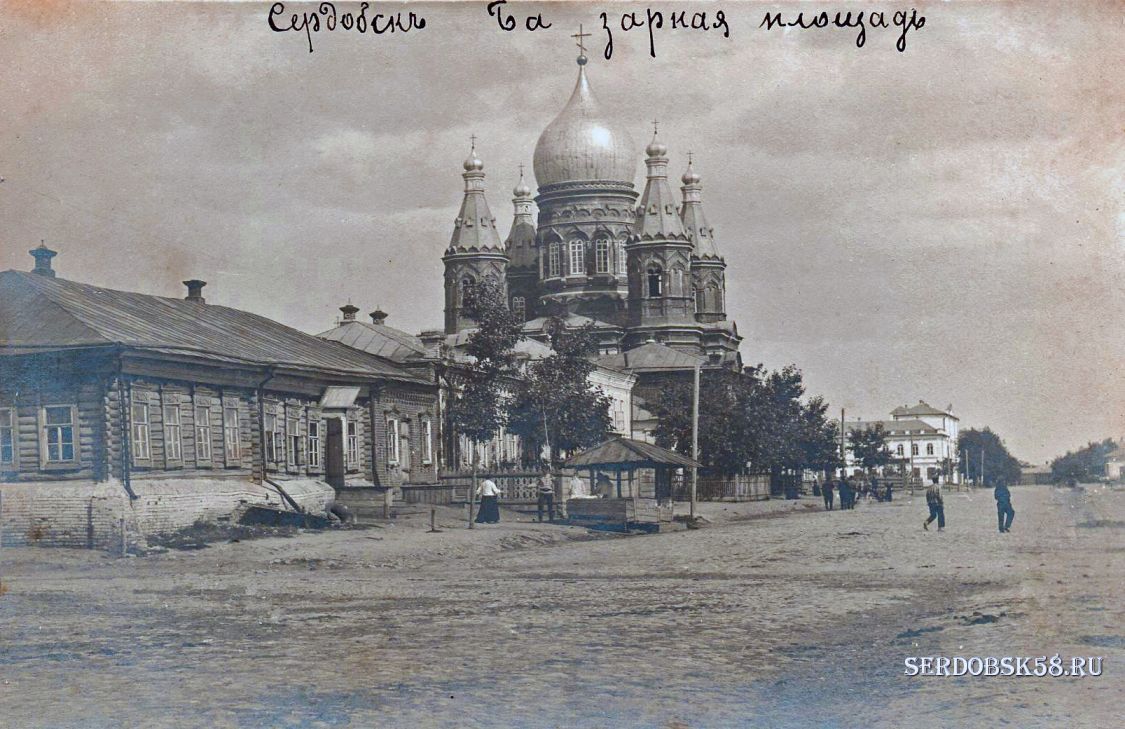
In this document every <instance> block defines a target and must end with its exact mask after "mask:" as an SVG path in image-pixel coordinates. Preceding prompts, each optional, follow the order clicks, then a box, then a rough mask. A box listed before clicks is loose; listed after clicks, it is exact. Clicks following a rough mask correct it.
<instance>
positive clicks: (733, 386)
mask: <svg viewBox="0 0 1125 729" xmlns="http://www.w3.org/2000/svg"><path fill="white" fill-rule="evenodd" d="M691 388H692V385H691V382H690V381H687V380H683V381H674V382H669V383H668V384H667V386H666V387H664V388H663V389H662V391H661V392H660V394H659V396H657V397H655V398H652V399H651V400H650V401H649V402H648V403H647V404H646V407H648V409H649V410H650V411H651V412H652V413H653V414H654V415H655V416H656V417H657V419H658V424H657V427H656V432H655V435H656V441H657V444H659V445H663V446H664V447H666V448H673V449H675V450H677V451H679V452H680V453H684V454H685V455H690V453H691V401H692V392H691ZM699 390H700V392H699V450H700V453H699V459H700V462H701V463H702V465H703V466H704V468H705V469H706V470H707V471H709V472H711V473H718V474H724V475H733V474H737V473H744V472H746V471H747V468H748V467H749V469H750V470H752V471H754V472H758V473H773V474H780V473H782V472H784V471H788V472H799V471H801V470H803V469H805V468H816V469H824V468H833V467H835V466H836V464H838V462H839V457H838V455H837V454H836V444H837V442H838V441H837V437H838V433H839V431H837V430H836V426H835V423H833V422H831V421H829V420H828V419H827V417H826V411H827V405H826V404H825V403H824V401H823V399H822V398H820V397H814V398H811V399H810V400H809V401H808V402H806V403H803V402H802V401H801V398H802V396H803V395H804V393H805V388H804V383H803V381H802V376H801V372H800V370H798V369H797V368H796V367H794V366H789V367H785V368H783V369H781V370H777V371H774V372H767V371H766V370H765V368H764V367H762V366H761V365H758V366H757V367H747V368H746V369H744V370H743V371H742V372H731V371H729V370H704V371H703V373H702V375H701V377H700V385H699Z"/></svg>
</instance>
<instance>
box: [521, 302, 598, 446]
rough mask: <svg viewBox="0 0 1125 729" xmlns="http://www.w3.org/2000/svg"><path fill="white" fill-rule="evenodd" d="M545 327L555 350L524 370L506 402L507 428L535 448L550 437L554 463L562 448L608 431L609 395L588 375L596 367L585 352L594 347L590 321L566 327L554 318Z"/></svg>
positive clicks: (592, 439) (589, 443)
mask: <svg viewBox="0 0 1125 729" xmlns="http://www.w3.org/2000/svg"><path fill="white" fill-rule="evenodd" d="M547 332H548V335H549V336H550V340H551V349H552V350H554V351H553V353H552V354H551V355H550V356H548V357H545V358H544V359H541V360H539V361H537V362H532V363H531V364H530V365H528V366H527V368H526V369H525V371H524V372H523V376H522V378H521V380H520V384H519V385H518V386H517V389H516V394H515V397H514V399H513V401H512V403H511V405H510V408H509V416H510V420H509V428H510V429H511V431H512V432H513V433H516V434H517V435H520V436H521V437H523V438H524V440H525V442H526V443H527V444H528V445H529V446H530V448H531V449H533V450H534V451H535V452H538V451H539V450H540V449H541V447H542V446H543V445H544V444H545V443H549V444H550V451H551V456H550V458H551V462H552V463H553V464H554V463H557V462H558V461H559V460H560V457H561V454H562V453H564V452H568V451H573V450H577V449H581V448H588V447H590V446H594V445H597V444H598V443H601V442H602V441H604V440H605V439H606V438H607V437H608V435H609V433H610V430H611V427H612V424H613V422H612V419H611V418H610V415H609V409H610V406H611V405H612V403H613V401H612V399H611V398H610V397H609V396H608V395H606V394H604V393H603V392H601V390H598V389H597V388H596V387H594V386H592V385H591V384H590V381H589V376H590V373H591V372H593V370H594V364H593V362H591V361H590V359H589V356H590V355H591V354H593V353H595V352H596V351H597V340H596V339H595V338H594V331H593V327H592V326H586V327H583V328H580V329H567V328H566V325H565V324H564V323H563V322H562V320H561V319H557V318H556V319H552V320H550V321H549V322H548V323H547ZM544 429H545V430H544Z"/></svg>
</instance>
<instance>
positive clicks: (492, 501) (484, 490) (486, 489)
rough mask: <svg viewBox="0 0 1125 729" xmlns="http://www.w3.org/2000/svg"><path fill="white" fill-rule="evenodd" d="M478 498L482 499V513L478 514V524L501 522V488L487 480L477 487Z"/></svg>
mask: <svg viewBox="0 0 1125 729" xmlns="http://www.w3.org/2000/svg"><path fill="white" fill-rule="evenodd" d="M477 496H479V497H480V511H479V512H477V518H476V522H477V524H496V523H498V522H499V521H500V505H499V504H498V503H497V500H498V499H499V498H500V487H499V486H497V485H496V483H495V482H494V481H493V480H492V479H490V478H486V479H485V480H483V481H481V483H480V485H479V486H477Z"/></svg>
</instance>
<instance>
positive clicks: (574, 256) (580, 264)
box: [567, 240, 586, 276]
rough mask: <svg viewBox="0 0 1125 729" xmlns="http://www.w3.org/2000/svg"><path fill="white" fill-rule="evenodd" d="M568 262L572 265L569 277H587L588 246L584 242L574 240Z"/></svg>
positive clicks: (568, 272)
mask: <svg viewBox="0 0 1125 729" xmlns="http://www.w3.org/2000/svg"><path fill="white" fill-rule="evenodd" d="M567 262H568V263H569V264H570V266H569V268H568V269H567V274H568V275H570V276H584V275H586V244H585V243H584V242H583V241H580V240H572V241H571V242H570V259H569V260H568V261H567Z"/></svg>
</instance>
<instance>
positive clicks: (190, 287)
mask: <svg viewBox="0 0 1125 729" xmlns="http://www.w3.org/2000/svg"><path fill="white" fill-rule="evenodd" d="M183 283H184V286H187V296H185V297H184V301H194V302H195V303H197V304H206V303H207V299H205V298H203V287H204V286H206V285H207V282H206V281H200V280H199V279H197V278H193V279H191V280H190V281H184V282H183Z"/></svg>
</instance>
